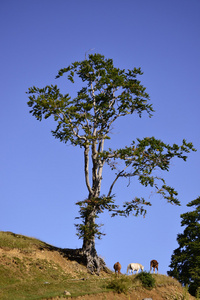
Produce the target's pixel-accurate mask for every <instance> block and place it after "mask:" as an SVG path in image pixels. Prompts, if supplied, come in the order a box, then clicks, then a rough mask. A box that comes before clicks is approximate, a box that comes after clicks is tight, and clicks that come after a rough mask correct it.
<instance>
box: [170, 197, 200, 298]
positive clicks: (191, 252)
mask: <svg viewBox="0 0 200 300" xmlns="http://www.w3.org/2000/svg"><path fill="white" fill-rule="evenodd" d="M187 206H188V207H195V210H194V211H190V212H187V213H184V214H182V215H181V218H182V221H181V226H186V227H185V229H184V231H183V233H181V234H178V236H177V242H178V244H179V247H178V248H177V249H176V250H174V252H173V255H172V257H171V263H170V265H169V267H170V268H171V270H170V271H168V272H167V273H168V275H170V276H172V277H174V278H176V279H178V280H179V281H180V282H181V283H182V284H183V285H188V287H189V292H190V293H191V294H192V295H194V296H195V294H196V292H197V290H198V288H200V197H198V198H197V199H195V200H193V201H191V202H189V203H188V204H187Z"/></svg>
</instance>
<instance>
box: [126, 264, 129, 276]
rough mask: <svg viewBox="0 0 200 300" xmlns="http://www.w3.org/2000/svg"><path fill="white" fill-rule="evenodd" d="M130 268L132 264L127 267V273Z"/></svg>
mask: <svg viewBox="0 0 200 300" xmlns="http://www.w3.org/2000/svg"><path fill="white" fill-rule="evenodd" d="M129 269H130V264H129V265H128V267H127V271H126V273H127V274H128V271H129Z"/></svg>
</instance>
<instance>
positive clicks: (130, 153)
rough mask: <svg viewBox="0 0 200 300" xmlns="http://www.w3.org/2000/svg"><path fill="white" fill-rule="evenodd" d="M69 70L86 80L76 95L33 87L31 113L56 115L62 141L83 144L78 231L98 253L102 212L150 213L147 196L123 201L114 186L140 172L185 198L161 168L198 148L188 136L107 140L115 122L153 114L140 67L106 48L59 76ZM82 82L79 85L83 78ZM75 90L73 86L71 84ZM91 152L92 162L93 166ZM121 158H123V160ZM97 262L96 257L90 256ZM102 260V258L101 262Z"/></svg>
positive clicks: (169, 195)
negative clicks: (174, 140)
mask: <svg viewBox="0 0 200 300" xmlns="http://www.w3.org/2000/svg"><path fill="white" fill-rule="evenodd" d="M63 75H67V79H68V82H71V83H72V84H74V83H77V82H80V81H81V82H82V87H81V88H80V89H79V90H78V91H77V94H76V96H75V97H74V98H72V97H71V96H70V94H69V93H66V94H62V93H61V92H60V89H59V88H58V86H57V85H48V86H46V87H44V88H38V87H35V86H33V87H32V88H30V89H29V92H28V94H29V101H28V105H29V107H30V113H31V114H32V115H33V116H34V117H36V119H37V120H39V121H41V120H42V119H43V118H44V119H47V118H49V117H51V116H52V117H53V118H54V120H55V121H56V123H57V126H56V128H55V129H54V130H52V134H53V136H54V137H55V138H57V139H59V140H60V141H61V142H64V143H69V144H71V145H74V146H79V147H80V148H81V149H83V156H84V176H85V184H86V187H87V190H88V196H87V197H86V198H85V200H83V199H80V201H78V202H77V205H79V206H80V211H79V212H80V218H81V219H82V223H81V224H77V229H78V236H79V237H80V238H82V239H83V249H84V250H85V251H86V252H87V253H90V254H91V253H93V254H92V255H93V256H95V255H96V254H95V242H94V240H95V237H98V238H100V237H101V234H102V233H101V231H100V226H99V225H98V224H96V218H97V217H98V215H99V214H100V213H102V212H103V211H104V210H108V211H109V212H110V213H111V215H112V216H116V215H121V216H129V215H130V214H133V215H138V214H143V215H144V214H145V213H146V209H145V206H146V205H151V203H150V202H149V201H146V200H145V199H144V198H142V197H141V198H139V197H137V196H136V195H133V199H131V200H130V199H129V201H128V200H127V201H125V202H124V203H123V204H122V206H121V207H119V206H118V205H116V204H115V197H114V187H115V185H116V184H117V182H118V181H119V180H120V179H121V178H132V177H136V178H138V180H139V182H140V183H141V185H143V186H144V187H147V186H148V187H151V188H153V189H154V190H155V191H156V193H158V194H161V195H162V196H163V198H165V199H166V200H167V201H168V202H170V203H175V204H177V205H179V204H180V202H179V200H178V198H177V191H176V190H175V189H174V188H173V187H170V186H168V185H167V184H166V182H165V180H164V178H163V177H160V176H157V174H156V172H155V171H156V170H159V169H160V170H162V171H169V167H170V161H171V159H172V158H173V157H178V158H181V159H183V160H184V161H185V160H186V159H187V155H186V154H187V153H189V152H190V151H191V150H195V149H194V148H193V145H192V143H187V142H186V141H185V140H183V142H182V145H180V146H179V145H177V144H173V145H168V144H165V143H164V142H163V141H161V140H159V139H156V138H155V137H146V138H143V139H139V138H138V139H137V140H136V141H132V143H131V145H128V146H124V147H123V148H119V149H112V148H110V147H108V146H106V144H108V141H109V140H110V139H111V129H112V127H113V124H114V122H115V121H116V120H117V119H119V118H121V117H125V116H127V115H133V114H138V115H139V117H141V116H142V114H143V113H144V112H146V113H147V114H148V115H149V117H151V116H152V113H153V108H152V104H150V97H149V95H148V94H147V92H146V89H145V87H144V86H143V85H142V84H141V82H140V81H139V80H138V77H139V76H140V75H142V71H141V69H140V68H133V69H131V70H129V69H128V70H125V69H119V68H116V67H114V64H113V60H112V59H106V58H105V57H104V56H103V55H101V54H94V55H89V57H88V59H85V60H83V61H81V62H74V63H72V64H71V65H69V66H68V67H66V68H63V69H61V70H60V71H59V72H58V75H57V76H56V78H57V79H59V78H60V77H61V76H63ZM77 86H79V85H78V84H77ZM67 89H68V90H70V87H69V86H67ZM90 158H91V166H90ZM119 162H120V163H119ZM105 164H107V165H108V166H109V167H110V170H111V171H112V172H113V173H114V179H112V181H111V182H110V185H109V188H108V190H107V192H106V193H105V194H103V195H102V194H101V183H102V179H103V177H102V172H103V167H104V166H105ZM90 263H91V262H90ZM96 264H98V263H97V262H96Z"/></svg>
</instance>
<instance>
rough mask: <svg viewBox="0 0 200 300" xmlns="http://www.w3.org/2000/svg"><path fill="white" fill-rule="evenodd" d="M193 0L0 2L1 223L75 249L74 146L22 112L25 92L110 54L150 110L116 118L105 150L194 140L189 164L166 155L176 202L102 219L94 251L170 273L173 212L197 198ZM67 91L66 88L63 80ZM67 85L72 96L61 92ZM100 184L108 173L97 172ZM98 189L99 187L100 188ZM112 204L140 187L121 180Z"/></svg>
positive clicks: (199, 64)
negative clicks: (142, 141) (138, 141)
mask: <svg viewBox="0 0 200 300" xmlns="http://www.w3.org/2000/svg"><path fill="white" fill-rule="evenodd" d="M199 15H200V1H199V0H190V1H188V0H163V1H160V0H151V1H149V0H141V1H135V0H123V1H122V0H121V1H119V0H117V1H116V0H84V1H82V0H74V1H67V0H65V1H64V0H58V1H51V0H29V1H27V0H18V1H15V0H1V1H0V31H1V32H0V36H1V47H0V49H1V56H0V79H1V81H0V82H1V89H0V101H1V110H0V113H1V116H0V122H1V133H0V136H1V148H0V166H1V167H0V170H1V171H0V201H1V210H0V211H1V213H0V216H1V218H0V220H1V221H0V230H1V231H12V232H15V233H20V234H24V235H28V236H32V237H36V238H39V239H41V240H43V241H45V242H47V243H50V244H52V245H55V246H58V247H63V248H79V247H81V245H82V241H80V240H78V238H77V236H76V230H75V227H74V223H75V222H76V220H75V217H76V216H78V207H77V206H75V202H76V201H78V200H82V199H85V198H86V197H87V190H86V187H85V182H84V177H83V176H84V173H83V153H82V152H81V150H79V149H76V148H74V147H71V146H66V145H64V144H62V143H60V142H59V141H58V140H55V139H54V138H53V137H52V135H51V133H50V130H51V129H54V123H53V122H51V121H47V122H45V121H44V122H38V121H37V120H36V119H35V118H33V117H32V116H31V115H30V114H29V109H28V106H27V101H28V97H27V95H26V93H25V92H26V91H27V90H28V88H29V87H31V86H33V85H35V86H38V87H43V86H45V85H47V84H51V83H53V84H54V83H55V82H56V83H57V84H58V85H59V81H58V80H57V81H56V80H55V76H56V75H57V71H58V70H59V69H60V68H63V67H66V66H68V65H69V64H70V63H71V62H73V61H76V60H78V61H80V60H82V59H84V57H85V52H86V51H88V50H89V49H91V48H95V49H94V50H92V51H91V53H95V52H96V53H101V54H103V55H105V56H106V57H107V58H112V59H113V60H114V64H115V65H116V66H117V67H120V68H129V69H131V68H134V67H141V68H142V70H143V72H144V75H143V76H141V77H140V79H141V81H142V83H143V84H144V86H146V88H147V92H148V93H149V94H150V97H151V102H152V104H153V107H154V109H155V113H154V117H153V118H151V119H149V118H147V116H145V115H144V117H142V118H141V119H139V118H138V117H137V116H132V117H129V118H128V119H122V120H121V121H120V122H118V123H117V124H116V126H115V127H114V128H113V136H112V141H111V142H110V144H108V146H110V145H112V147H115V146H116V147H118V146H119V145H120V146H125V145H129V144H130V143H131V141H132V140H134V139H135V138H137V137H139V138H143V137H145V136H155V137H156V138H160V139H162V140H163V141H165V142H166V143H174V142H175V143H178V144H180V143H181V141H182V139H183V138H185V139H186V140H187V141H188V142H189V141H191V142H193V144H194V146H195V147H196V148H197V150H198V151H197V152H196V153H192V154H190V155H189V158H188V161H187V162H186V163H185V162H183V161H178V160H174V161H173V162H172V165H171V169H170V172H169V173H167V174H166V176H165V178H166V181H167V183H168V184H169V185H172V186H174V187H175V188H176V189H177V190H178V192H179V199H180V201H181V203H182V206H181V207H176V206H172V205H170V204H167V203H166V202H165V200H163V199H160V197H157V196H155V195H154V194H151V195H150V199H151V200H152V203H153V206H152V207H151V208H150V209H148V213H147V216H146V218H145V219H144V218H142V217H137V218H134V217H129V218H127V219H123V218H110V217H109V215H108V214H105V215H102V216H101V218H100V219H99V222H100V223H101V222H102V223H104V224H105V225H104V232H105V233H106V236H105V237H103V239H102V240H100V241H97V243H96V247H97V250H98V253H99V255H101V256H102V257H103V258H104V259H105V261H106V264H107V265H108V267H110V268H112V266H113V264H114V263H115V262H116V261H120V262H121V264H122V271H123V272H125V271H126V267H127V265H128V264H129V263H131V262H139V263H141V264H143V265H144V267H145V270H147V271H148V270H149V262H150V260H151V259H157V260H158V261H159V264H160V273H162V274H166V272H167V270H169V268H168V265H169V263H170V259H171V255H172V252H173V250H174V249H175V248H177V242H176V237H177V234H178V233H180V232H182V230H183V229H182V228H181V227H180V221H181V219H180V214H181V213H184V212H186V211H189V208H188V207H186V204H187V203H188V202H190V201H191V200H194V199H196V198H197V197H198V196H199V195H200V187H199V179H200V176H199V170H200V133H199V127H200V121H199V111H200V104H199V103H200V102H199V97H200V18H199ZM68 87H69V86H68ZM66 92H74V91H73V90H72V91H69V90H67V86H66ZM103 176H104V185H103V187H102V188H103V189H104V186H106V184H107V183H108V180H109V176H110V175H109V174H107V173H106V172H104V174H103ZM102 192H103V190H102ZM114 192H115V194H116V195H117V201H118V202H119V203H121V202H123V201H126V200H127V201H128V200H131V199H132V198H133V197H135V196H137V195H146V197H147V198H148V197H149V194H148V193H147V191H146V190H144V189H142V188H141V187H139V186H138V185H137V184H136V183H135V182H132V184H131V185H130V187H128V188H127V182H121V183H120V184H119V185H118V186H117V187H116V189H115V191H114Z"/></svg>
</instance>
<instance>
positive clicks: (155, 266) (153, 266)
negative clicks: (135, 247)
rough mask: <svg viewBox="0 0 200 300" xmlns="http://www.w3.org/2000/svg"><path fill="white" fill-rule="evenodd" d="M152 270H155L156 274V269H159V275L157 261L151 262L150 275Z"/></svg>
mask: <svg viewBox="0 0 200 300" xmlns="http://www.w3.org/2000/svg"><path fill="white" fill-rule="evenodd" d="M152 268H153V272H154V274H155V269H157V273H158V262H157V260H155V259H153V260H151V262H150V273H151V270H152Z"/></svg>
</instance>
